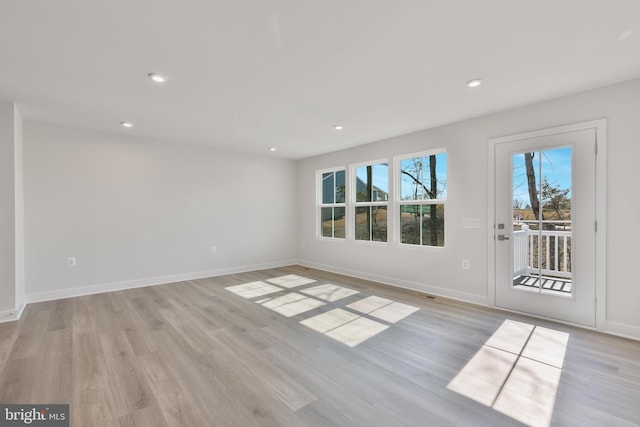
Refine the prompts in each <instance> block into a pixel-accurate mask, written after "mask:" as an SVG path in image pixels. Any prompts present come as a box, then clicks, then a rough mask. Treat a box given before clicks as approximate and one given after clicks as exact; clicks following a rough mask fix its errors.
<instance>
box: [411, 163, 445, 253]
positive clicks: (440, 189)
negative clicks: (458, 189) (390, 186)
mask: <svg viewBox="0 0 640 427" xmlns="http://www.w3.org/2000/svg"><path fill="white" fill-rule="evenodd" d="M399 164H400V169H399V174H400V177H399V180H400V201H399V206H400V209H399V211H400V212H399V214H400V243H402V244H408V245H420V246H444V242H445V235H444V213H445V203H446V199H447V153H446V152H444V151H440V152H432V153H424V154H420V155H414V156H411V157H408V158H404V159H401V160H400V163H399Z"/></svg>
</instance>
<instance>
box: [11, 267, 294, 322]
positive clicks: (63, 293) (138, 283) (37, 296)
mask: <svg viewBox="0 0 640 427" xmlns="http://www.w3.org/2000/svg"><path fill="white" fill-rule="evenodd" d="M295 264H297V260H294V259H292V260H282V261H274V262H267V263H262V264H252V265H241V266H235V267H228V268H218V269H215V270H207V271H199V272H195V273H183V274H174V275H171V276H160V277H149V278H146V279H136V280H126V281H123V282H113V283H104V284H99V285H92V286H83V287H79V288H67V289H56V290H54V291H45V292H34V293H28V294H27V303H34V302H43V301H52V300H57V299H63V298H72V297H79V296H84V295H94V294H101V293H104V292H113V291H122V290H125V289H134V288H144V287H146V286H154V285H164V284H167V283H176V282H183V281H185V280H196V279H205V278H207V277H216V276H223V275H226V274H236V273H245V272H248V271H256V270H264V269H268V268H277V267H285V266H288V265H295ZM1 314H2V313H0V315H1Z"/></svg>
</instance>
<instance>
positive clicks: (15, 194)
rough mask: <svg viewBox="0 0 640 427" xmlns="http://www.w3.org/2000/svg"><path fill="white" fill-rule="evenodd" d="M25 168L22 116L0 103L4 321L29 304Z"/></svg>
mask: <svg viewBox="0 0 640 427" xmlns="http://www.w3.org/2000/svg"><path fill="white" fill-rule="evenodd" d="M22 169H23V167H22V117H21V115H20V112H19V111H18V108H17V107H16V106H15V105H14V104H12V103H8V102H0V322H2V321H6V320H14V319H16V318H18V317H19V315H20V313H21V312H22V309H23V308H24V304H25V291H24V288H25V281H24V227H23V206H24V205H23V178H22Z"/></svg>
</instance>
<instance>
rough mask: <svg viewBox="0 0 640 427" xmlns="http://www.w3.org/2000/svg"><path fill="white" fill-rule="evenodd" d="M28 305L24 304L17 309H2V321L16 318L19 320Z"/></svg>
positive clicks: (0, 317) (0, 319) (0, 312)
mask: <svg viewBox="0 0 640 427" xmlns="http://www.w3.org/2000/svg"><path fill="white" fill-rule="evenodd" d="M26 307H27V305H26V304H22V305H21V306H20V307H18V308H17V309H16V310H4V311H0V323H4V322H13V321H15V320H19V319H20V316H22V312H23V311H24V309H25V308H26Z"/></svg>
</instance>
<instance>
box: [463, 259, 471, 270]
mask: <svg viewBox="0 0 640 427" xmlns="http://www.w3.org/2000/svg"><path fill="white" fill-rule="evenodd" d="M470 268H471V263H470V262H469V260H468V259H463V260H462V269H463V270H469V269H470Z"/></svg>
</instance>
